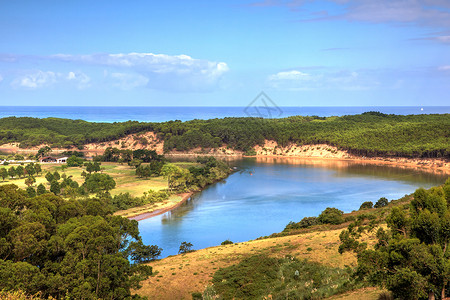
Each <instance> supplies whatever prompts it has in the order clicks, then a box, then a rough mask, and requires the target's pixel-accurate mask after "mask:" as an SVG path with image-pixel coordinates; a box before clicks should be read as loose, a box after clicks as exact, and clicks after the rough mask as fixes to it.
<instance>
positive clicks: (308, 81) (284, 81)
mask: <svg viewBox="0 0 450 300" xmlns="http://www.w3.org/2000/svg"><path fill="white" fill-rule="evenodd" d="M268 85H269V86H270V87H271V88H274V89H277V90H288V91H312V90H347V91H354V90H368V89H373V88H376V87H378V86H379V82H378V81H377V80H376V78H372V77H371V76H369V75H368V74H366V73H364V72H356V71H345V70H344V71H325V72H320V73H317V72H316V73H304V72H301V71H299V70H290V71H282V72H278V73H276V74H272V75H270V76H269V77H268Z"/></svg>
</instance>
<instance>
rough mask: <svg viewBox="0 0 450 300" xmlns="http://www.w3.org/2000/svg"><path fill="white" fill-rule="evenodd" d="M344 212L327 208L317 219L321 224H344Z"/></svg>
mask: <svg viewBox="0 0 450 300" xmlns="http://www.w3.org/2000/svg"><path fill="white" fill-rule="evenodd" d="M343 214H344V212H343V211H342V210H339V209H337V208H334V207H327V208H326V209H325V210H324V211H323V212H322V213H321V214H320V215H319V217H318V218H317V221H319V223H321V224H334V225H339V224H342V223H344V218H343V216H342V215H343Z"/></svg>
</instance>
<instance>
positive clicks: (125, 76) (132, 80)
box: [105, 72, 148, 90]
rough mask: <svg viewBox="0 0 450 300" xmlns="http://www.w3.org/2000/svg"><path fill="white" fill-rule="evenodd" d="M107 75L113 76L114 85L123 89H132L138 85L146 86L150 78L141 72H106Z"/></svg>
mask: <svg viewBox="0 0 450 300" xmlns="http://www.w3.org/2000/svg"><path fill="white" fill-rule="evenodd" d="M105 74H106V76H109V77H110V78H112V82H113V86H115V87H118V88H120V89H122V90H131V89H133V88H136V87H141V86H146V85H147V83H148V78H147V77H144V76H142V75H139V74H130V73H111V74H110V75H108V73H107V72H106V73H105Z"/></svg>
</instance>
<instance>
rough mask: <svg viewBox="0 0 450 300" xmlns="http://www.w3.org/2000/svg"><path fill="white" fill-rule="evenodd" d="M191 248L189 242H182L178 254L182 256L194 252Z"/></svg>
mask: <svg viewBox="0 0 450 300" xmlns="http://www.w3.org/2000/svg"><path fill="white" fill-rule="evenodd" d="M192 246H193V245H192V244H191V243H189V242H182V243H181V245H180V249H179V250H178V254H184V253H188V252H192V251H194V250H192Z"/></svg>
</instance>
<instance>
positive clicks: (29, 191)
mask: <svg viewBox="0 0 450 300" xmlns="http://www.w3.org/2000/svg"><path fill="white" fill-rule="evenodd" d="M26 191H27V194H28V197H30V198H31V197H36V190H35V189H34V187H32V186H29V187H27V189H26Z"/></svg>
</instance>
